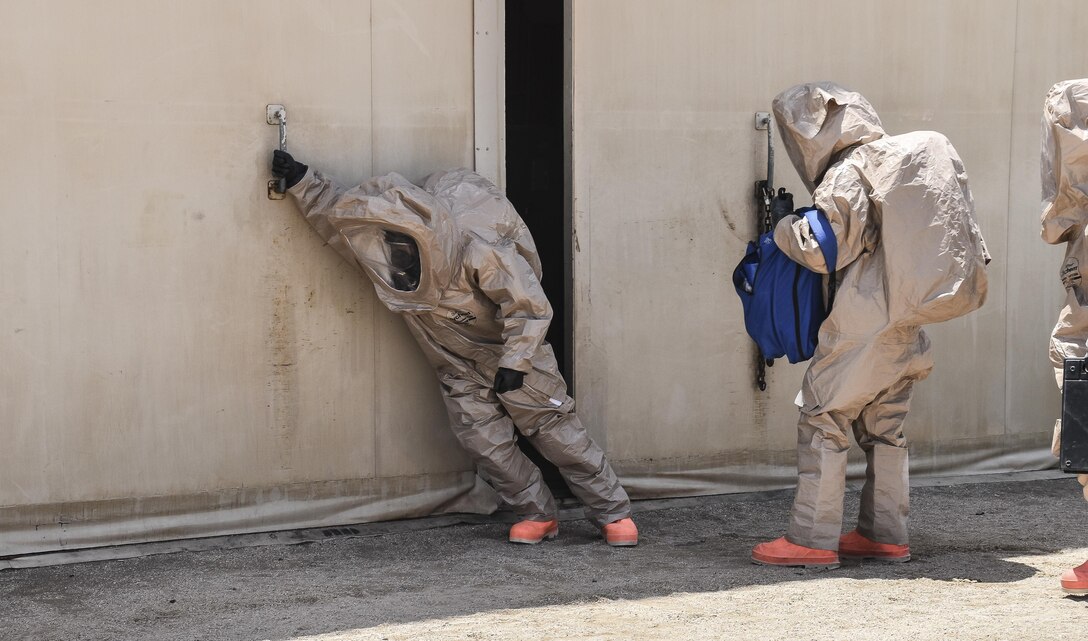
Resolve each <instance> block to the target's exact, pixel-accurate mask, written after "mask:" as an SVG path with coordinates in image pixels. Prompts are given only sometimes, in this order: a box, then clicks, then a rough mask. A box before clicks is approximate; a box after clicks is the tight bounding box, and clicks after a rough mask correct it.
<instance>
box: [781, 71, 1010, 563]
mask: <svg viewBox="0 0 1088 641" xmlns="http://www.w3.org/2000/svg"><path fill="white" fill-rule="evenodd" d="M773 109H774V114H775V119H776V121H777V123H778V127H779V131H780V132H781V134H782V138H783V141H784V143H785V146H786V150H787V151H788V152H789V156H790V160H792V161H793V165H794V167H796V169H797V172H798V173H799V174H800V175H801V178H802V179H803V180H804V182H805V185H806V186H807V187H808V188H809V190H810V191H812V197H813V202H814V204H815V206H816V207H818V208H820V209H821V210H822V211H823V212H824V213H825V214H826V215H827V219H828V221H829V222H830V224H831V228H832V230H833V232H834V234H835V238H836V239H837V241H838V265H837V266H836V269H837V270H838V272H837V276H838V291H837V293H836V296H835V301H834V306H833V308H832V310H831V313H830V315H829V316H828V318H827V319H826V320H825V321H824V322H823V324H822V325H821V326H820V332H819V345H818V346H817V348H816V352H815V355H814V356H813V357H812V361H811V363H810V364H809V368H808V371H807V372H806V373H805V377H804V382H803V385H802V388H801V401H802V406H801V417H800V421H799V423H798V436H797V469H798V485H797V494H796V497H795V499H794V504H793V510H792V512H791V517H790V526H789V530H788V531H787V534H786V538H787V539H788V540H789V541H790V542H792V543H795V544H797V545H803V546H806V547H810V548H819V549H825V550H837V549H838V540H839V533H840V531H841V527H842V510H843V494H844V492H845V483H846V458H847V451H848V449H849V447H850V442H849V433H850V432H851V431H853V433H854V437H855V439H856V440H857V442H858V445H860V446H861V448H862V449H863V450H864V451H865V456H866V463H867V467H866V470H867V471H866V478H865V484H864V487H863V489H862V494H861V512H860V514H859V516H858V531H859V532H860V533H861V534H862V535H863V536H865V537H868V538H869V539H871V540H874V541H877V542H880V543H889V544H898V545H905V544H906V543H907V519H908V512H909V508H908V494H909V484H908V479H907V442H906V438H905V437H904V435H903V419H904V417H905V416H906V414H907V411H908V410H909V408H910V399H911V393H912V388H913V386H914V383H915V382H916V381H919V380H922V379H924V378H925V377H926V376H927V375H928V374H929V372H930V370H931V369H932V367H933V361H932V358H931V356H930V353H929V351H930V344H929V339H928V338H927V337H926V335H925V333H924V332H923V331H922V330H921V326H922V325H926V324H929V323H937V322H940V321H944V320H948V319H950V318H955V317H957V316H962V315H963V314H966V313H968V312H970V311H972V310H974V309H977V308H978V307H979V306H981V305H982V303H983V301H984V300H985V298H986V272H985V263H986V262H987V261H988V259H989V257H988V255H987V253H986V247H985V244H984V242H983V240H982V235H981V234H980V232H979V229H978V225H977V224H976V222H975V213H974V203H973V201H972V198H971V191H970V189H969V188H968V186H967V174H966V173H965V172H964V168H963V164H962V162H961V161H960V158H959V155H958V154H957V153H956V150H955V149H953V148H952V144H951V143H950V142H949V141H948V139H947V138H945V137H944V136H942V135H941V134H939V133H935V132H931V131H918V132H912V133H908V134H903V135H899V136H888V135H886V134H885V133H884V129H883V127H882V126H881V123H880V118H879V117H878V116H877V114H876V112H875V111H874V110H873V107H872V105H870V104H869V102H868V101H867V100H866V99H865V98H864V97H863V96H861V95H860V94H858V93H855V92H852V91H848V90H846V89H843V88H842V87H839V86H837V85H835V84H832V83H816V84H805V85H799V86H795V87H792V88H790V89H787V90H786V91H784V92H782V93H781V94H779V95H778V96H777V97H776V98H775V100H774V105H773ZM774 238H775V243H776V244H777V245H778V246H779V248H781V249H782V251H784V252H786V253H787V254H788V255H789V256H790V257H791V258H792V259H793V260H795V261H797V262H798V263H801V264H802V265H805V266H806V267H808V268H809V269H812V270H813V271H816V272H820V273H827V272H828V268H827V266H826V265H825V264H824V258H823V253H822V252H821V251H820V248H819V245H818V244H817V243H816V241H815V239H814V237H813V235H812V234H811V233H810V231H809V228H808V223H807V221H806V220H805V219H804V218H803V217H799V216H795V215H794V216H787V217H786V218H785V219H783V220H781V221H780V222H779V223H778V225H777V227H776V228H775V236H774Z"/></svg>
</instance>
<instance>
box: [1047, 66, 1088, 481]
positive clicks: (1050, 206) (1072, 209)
mask: <svg viewBox="0 0 1088 641" xmlns="http://www.w3.org/2000/svg"><path fill="white" fill-rule="evenodd" d="M1041 161H1042V162H1041V164H1040V167H1041V171H1042V186H1043V213H1042V237H1043V240H1044V241H1046V242H1048V243H1050V244H1052V245H1058V244H1061V243H1065V259H1064V260H1063V261H1062V266H1061V268H1060V270H1059V274H1058V275H1059V277H1060V278H1061V281H1062V285H1064V286H1065V306H1064V307H1062V310H1061V312H1060V313H1059V314H1058V322H1057V324H1056V325H1055V326H1054V331H1053V332H1052V333H1051V337H1050V361H1051V363H1052V364H1053V365H1054V375H1055V377H1056V379H1057V383H1058V387H1059V388H1061V386H1062V369H1063V368H1062V361H1063V359H1066V358H1084V357H1085V356H1088V347H1086V343H1088V283H1086V282H1085V276H1086V273H1088V239H1086V238H1085V235H1086V234H1088V78H1083V79H1080V80H1066V81H1064V82H1059V83H1057V84H1055V85H1054V86H1053V87H1052V88H1051V89H1050V91H1049V92H1048V93H1047V96H1046V100H1045V101H1044V103H1043V150H1042V159H1041ZM1060 433H1061V423H1060V421H1059V423H1058V424H1057V425H1056V426H1055V430H1054V443H1053V449H1054V455H1055V456H1058V453H1059V446H1060ZM1079 480H1080V482H1081V485H1084V486H1085V488H1084V498H1085V499H1086V500H1088V474H1081V475H1080V476H1079Z"/></svg>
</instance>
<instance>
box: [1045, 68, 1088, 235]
mask: <svg viewBox="0 0 1088 641" xmlns="http://www.w3.org/2000/svg"><path fill="white" fill-rule="evenodd" d="M1041 169H1042V186H1043V214H1042V224H1043V229H1042V235H1043V240H1045V241H1046V242H1048V243H1052V244H1054V243H1061V242H1066V241H1069V240H1072V237H1071V235H1072V234H1074V233H1076V232H1075V231H1074V230H1076V229H1079V230H1082V232H1081V233H1083V229H1084V228H1085V227H1086V226H1088V78H1084V79H1080V80H1066V81H1064V82H1059V83H1058V84H1056V85H1054V87H1052V88H1051V90H1050V91H1049V92H1048V93H1047V96H1046V101H1045V102H1044V103H1043V149H1042V162H1041Z"/></svg>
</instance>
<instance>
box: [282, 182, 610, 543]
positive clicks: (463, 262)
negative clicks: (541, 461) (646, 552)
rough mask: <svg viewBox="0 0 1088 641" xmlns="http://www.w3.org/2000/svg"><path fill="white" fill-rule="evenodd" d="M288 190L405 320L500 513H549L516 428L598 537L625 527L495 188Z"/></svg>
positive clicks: (520, 229)
mask: <svg viewBox="0 0 1088 641" xmlns="http://www.w3.org/2000/svg"><path fill="white" fill-rule="evenodd" d="M289 192H290V193H291V194H292V196H294V198H295V200H296V202H297V203H298V205H299V208H300V209H301V210H302V212H303V214H304V215H305V216H306V219H307V221H309V222H310V224H311V225H312V226H313V227H314V229H315V230H316V231H317V232H318V233H319V234H320V235H321V236H322V238H324V239H325V241H326V242H327V243H328V244H329V245H330V246H331V247H333V248H334V249H336V250H337V251H338V252H339V253H340V254H341V255H342V256H343V257H344V258H345V259H346V260H347V261H348V262H349V263H351V264H353V265H355V266H356V267H358V268H360V269H361V270H362V271H363V272H364V273H366V275H367V276H369V277H370V279H371V281H373V283H374V289H375V291H376V292H377V294H378V297H379V299H381V301H382V302H383V303H384V304H385V305H386V307H388V308H389V309H390V310H391V311H393V312H397V313H398V314H400V315H401V316H402V318H403V319H404V321H405V323H406V324H407V326H408V329H409V330H410V331H411V333H412V336H413V337H414V338H415V339H416V342H417V343H418V344H419V346H420V348H421V349H422V351H423V353H424V355H425V356H426V357H427V359H428V360H429V361H430V363H431V364H432V366H434V368H435V371H436V373H437V375H438V379H439V382H440V384H441V390H442V395H443V399H444V401H445V403H446V407H447V410H448V412H449V415H450V419H451V428H452V429H453V431H454V435H455V436H456V437H457V438H458V440H459V442H460V443H461V445H462V446H463V447H464V448H465V450H466V451H467V452H468V453H469V454H470V455H471V456H472V457H473V460H474V461H475V462H476V464H477V467H478V469H479V470H480V472H481V475H482V476H484V477H485V478H486V479H487V480H488V481H490V483H491V485H492V486H493V487H494V488H495V489H496V490H497V491H498V493H499V495H500V496H501V497H502V498H503V499H504V500H505V501H506V502H507V503H508V504H510V505H511V506H512V507H513V508H514V509H515V510H516V511H517V512H518V513H519V514H520V515H522V516H523V517H525V518H528V519H532V520H547V519H550V518H553V517H554V516H555V513H556V508H555V503H554V500H553V498H552V496H551V493H550V492H549V491H548V489H547V487H546V486H545V485H544V483H543V480H542V477H541V475H540V473H539V470H538V469H537V468H536V466H534V465H533V464H532V463H531V462H530V461H529V460H528V459H527V458H526V457H525V456H524V454H522V453H521V451H520V450H519V449H518V447H517V445H516V442H515V440H514V434H515V429H517V430H518V431H520V432H521V434H523V435H524V436H525V437H526V438H528V439H529V441H530V442H531V443H532V444H533V445H534V446H535V447H536V449H537V450H538V451H540V453H541V454H543V455H544V457H545V458H547V459H549V460H550V461H551V462H552V463H554V464H555V465H556V466H557V467H558V468H559V472H560V473H561V474H562V475H563V478H564V480H566V481H567V484H568V485H569V486H570V489H571V491H572V492H573V493H574V494H575V496H577V497H578V498H579V499H580V500H581V501H582V503H583V504H584V506H585V512H586V515H587V517H588V518H590V520H592V521H593V522H594V523H596V524H597V525H598V526H602V527H603V526H604V525H606V524H608V523H611V522H614V521H617V520H620V519H623V518H627V516H629V514H630V502H629V500H628V498H627V494H626V493H625V492H624V490H623V488H622V487H621V486H620V483H619V480H618V478H617V476H616V474H615V472H614V471H613V470H612V468H611V466H610V465H609V463H608V461H607V460H606V458H605V456H604V452H603V451H602V450H601V449H600V448H599V447H598V446H597V445H596V444H595V443H593V441H592V440H591V439H590V438H589V437H588V435H587V434H586V431H585V428H584V427H583V426H582V424H581V422H580V420H579V419H578V417H577V415H576V414H575V412H574V400H573V399H572V398H570V397H569V396H568V395H567V387H566V383H565V381H564V380H563V377H562V376H561V375H560V373H559V369H558V365H557V364H556V360H555V355H554V353H553V352H552V348H551V346H550V345H548V344H547V343H546V342H545V340H544V338H545V335H546V334H547V331H548V326H549V324H550V323H551V318H552V308H551V305H550V304H549V303H548V299H547V297H546V296H545V295H544V290H543V289H542V288H541V285H540V274H541V266H540V258H539V256H538V254H537V250H536V245H535V244H534V242H533V239H532V236H531V234H530V233H529V229H528V227H526V225H525V223H524V221H522V219H521V217H520V216H519V215H518V214H517V212H516V211H515V210H514V207H513V206H512V205H511V203H510V201H509V200H507V198H506V196H505V195H504V194H503V193H502V192H501V191H500V190H499V189H498V188H497V187H495V185H493V184H492V183H491V182H489V181H488V180H486V179H485V178H483V177H482V176H480V175H478V174H476V173H474V172H472V171H469V170H467V169H456V170H452V171H442V172H438V173H435V174H433V175H431V176H429V177H428V178H427V179H426V180H425V181H424V183H423V186H422V187H421V186H418V185H415V184H413V183H411V182H410V181H408V180H407V179H405V178H404V177H403V176H400V175H398V174H389V175H387V176H382V177H378V178H373V179H371V180H369V181H366V182H364V183H363V184H361V185H359V186H357V187H354V188H352V189H346V190H345V189H342V188H340V187H339V186H337V185H336V184H335V183H334V182H332V181H331V180H329V179H327V178H325V177H324V176H322V175H321V174H320V173H318V172H315V171H313V170H308V171H307V172H306V174H305V176H303V178H302V179H301V180H300V181H299V182H298V183H297V184H295V185H294V186H292V187H291V188H290V190H289ZM500 368H505V369H509V370H515V371H517V372H521V373H523V374H524V375H525V376H524V380H523V384H522V385H521V387H520V388H517V389H514V390H511V391H508V392H504V393H502V394H496V393H495V392H494V391H493V389H492V382H493V381H494V380H495V375H496V372H497V371H498V370H499V369H500Z"/></svg>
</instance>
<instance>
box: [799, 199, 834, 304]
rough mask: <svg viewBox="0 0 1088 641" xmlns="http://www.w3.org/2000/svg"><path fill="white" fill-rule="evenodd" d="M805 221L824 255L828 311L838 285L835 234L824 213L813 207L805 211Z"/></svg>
mask: <svg viewBox="0 0 1088 641" xmlns="http://www.w3.org/2000/svg"><path fill="white" fill-rule="evenodd" d="M805 220H807V221H808V227H809V229H811V230H812V236H813V237H814V238H815V239H816V243H817V244H818V245H819V246H820V251H821V252H823V254H824V264H826V265H827V275H828V281H827V309H828V311H830V310H831V306H832V305H834V304H835V289H836V286H837V285H838V283H836V281H835V266H836V265H838V263H839V242H838V240H836V239H835V233H834V232H833V231H832V230H831V223H830V222H828V220H827V216H825V215H824V212H822V211H820V210H819V209H816V208H815V207H814V208H812V209H809V210H806V211H805Z"/></svg>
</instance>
